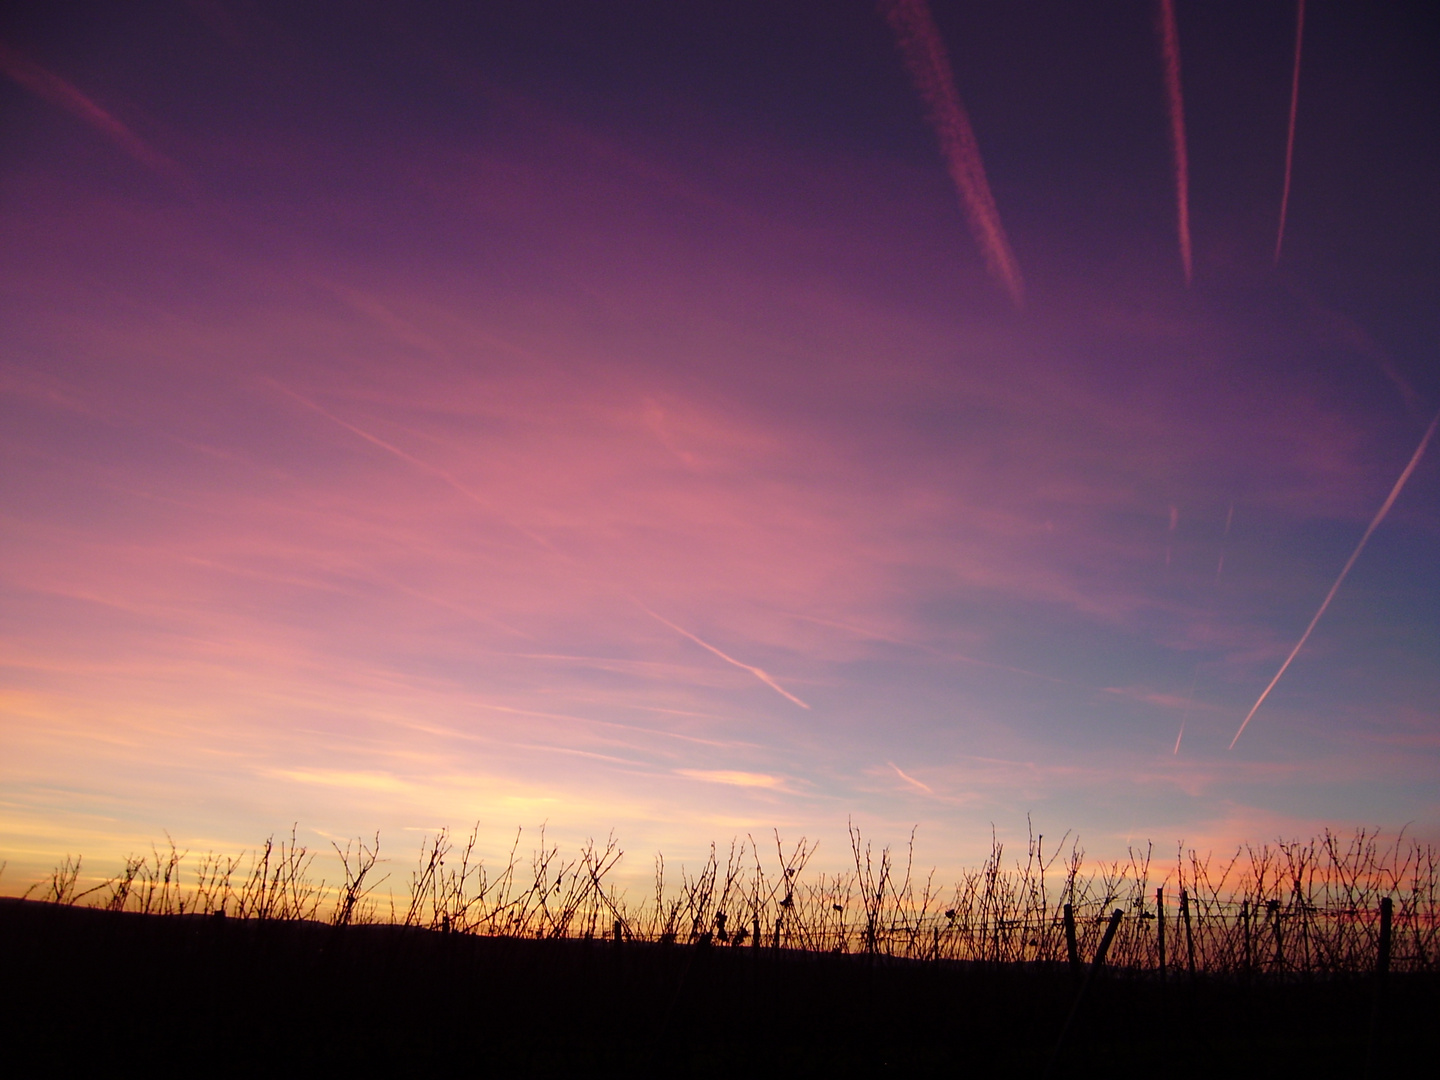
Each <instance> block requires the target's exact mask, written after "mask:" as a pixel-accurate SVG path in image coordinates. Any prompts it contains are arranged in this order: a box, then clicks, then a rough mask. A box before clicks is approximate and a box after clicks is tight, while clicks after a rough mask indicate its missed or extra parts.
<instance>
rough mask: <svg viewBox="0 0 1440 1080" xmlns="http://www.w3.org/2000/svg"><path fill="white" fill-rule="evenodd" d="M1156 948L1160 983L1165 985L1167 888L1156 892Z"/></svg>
mask: <svg viewBox="0 0 1440 1080" xmlns="http://www.w3.org/2000/svg"><path fill="white" fill-rule="evenodd" d="M1155 946H1156V949H1157V950H1158V952H1159V956H1160V983H1161V985H1162V986H1163V985H1164V983H1165V888H1164V886H1161V887H1160V888H1158V889H1156V890H1155Z"/></svg>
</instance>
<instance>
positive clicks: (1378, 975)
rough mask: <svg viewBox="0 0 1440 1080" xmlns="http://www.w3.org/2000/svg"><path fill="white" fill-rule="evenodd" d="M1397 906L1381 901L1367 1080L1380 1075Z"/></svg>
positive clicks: (1368, 1042)
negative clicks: (1382, 1021) (1392, 923)
mask: <svg viewBox="0 0 1440 1080" xmlns="http://www.w3.org/2000/svg"><path fill="white" fill-rule="evenodd" d="M1394 913H1395V904H1394V902H1393V901H1392V900H1391V899H1390V897H1388V896H1387V897H1385V898H1384V899H1382V900H1381V901H1380V941H1379V943H1378V948H1377V949H1376V952H1375V997H1374V998H1373V999H1372V1001H1371V1003H1370V1037H1369V1038H1368V1039H1367V1040H1366V1046H1365V1076H1366V1080H1370V1078H1371V1077H1374V1076H1377V1075H1379V1065H1380V1062H1379V1061H1378V1060H1377V1058H1378V1054H1379V1049H1380V1017H1381V1015H1382V1014H1383V1013H1384V1010H1385V978H1386V976H1387V975H1389V974H1390V921H1391V919H1392V917H1393V916H1394Z"/></svg>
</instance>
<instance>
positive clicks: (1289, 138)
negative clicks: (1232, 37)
mask: <svg viewBox="0 0 1440 1080" xmlns="http://www.w3.org/2000/svg"><path fill="white" fill-rule="evenodd" d="M1304 40H1305V0H1297V7H1296V12H1295V70H1294V72H1293V73H1292V74H1291V76H1290V128H1289V130H1288V131H1287V132H1286V135H1285V186H1284V188H1283V189H1282V190H1281V193H1280V230H1279V231H1278V232H1277V233H1276V234H1275V265H1276V266H1279V265H1280V245H1281V244H1283V243H1284V242H1285V212H1286V211H1287V210H1288V209H1289V208H1290V166H1291V165H1292V164H1293V162H1294V160H1295V111H1296V109H1297V108H1298V106H1299V104H1300V46H1301V44H1302V43H1303V42H1304Z"/></svg>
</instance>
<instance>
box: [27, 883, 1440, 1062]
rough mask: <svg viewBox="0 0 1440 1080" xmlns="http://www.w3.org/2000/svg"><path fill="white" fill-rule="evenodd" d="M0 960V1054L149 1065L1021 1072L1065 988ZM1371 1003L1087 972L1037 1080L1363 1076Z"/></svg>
mask: <svg viewBox="0 0 1440 1080" xmlns="http://www.w3.org/2000/svg"><path fill="white" fill-rule="evenodd" d="M0 955H3V956H4V957H5V983H6V985H7V988H8V992H9V996H10V997H11V1004H10V1005H9V1006H8V1007H7V1008H5V1009H4V1012H3V1015H4V1018H5V1019H4V1025H3V1026H4V1036H5V1046H6V1048H7V1053H6V1056H7V1057H8V1058H10V1060H11V1061H16V1060H17V1058H18V1059H20V1061H21V1062H23V1063H24V1064H26V1065H28V1066H30V1067H41V1068H54V1067H57V1066H63V1067H66V1068H68V1067H72V1066H77V1065H79V1063H80V1062H81V1061H90V1062H93V1063H94V1064H96V1065H100V1066H103V1067H111V1066H114V1065H118V1064H121V1063H124V1064H125V1065H126V1066H127V1067H137V1068H138V1067H146V1068H153V1069H155V1070H158V1071H160V1072H162V1073H163V1072H169V1071H171V1070H180V1069H183V1070H185V1071H187V1072H192V1071H193V1072H200V1073H210V1072H218V1073H222V1074H226V1073H231V1072H236V1073H238V1072H254V1071H255V1070H257V1069H259V1070H264V1071H266V1072H270V1073H275V1072H279V1073H282V1074H293V1073H297V1072H299V1071H301V1070H307V1071H308V1070H317V1069H318V1070H323V1071H325V1072H330V1071H331V1070H333V1069H335V1068H336V1067H344V1068H351V1069H364V1070H366V1071H374V1070H383V1071H386V1072H392V1073H394V1072H400V1073H410V1074H414V1073H417V1072H418V1071H419V1070H421V1069H430V1068H436V1067H445V1068H446V1069H448V1070H451V1072H452V1074H454V1075H479V1076H485V1075H497V1076H498V1075H526V1076H537V1075H539V1076H543V1075H561V1074H573V1073H576V1072H577V1071H578V1072H584V1073H589V1074H590V1075H597V1074H629V1075H635V1074H639V1073H641V1072H645V1071H652V1070H653V1071H656V1072H660V1073H663V1074H665V1075H683V1076H697V1075H698V1076H704V1075H715V1076H720V1075H727V1076H734V1075H781V1074H783V1075H786V1076H808V1075H815V1076H821V1075H824V1076H835V1075H876V1074H884V1075H942V1074H943V1075H958V1076H966V1075H974V1076H989V1075H997V1074H998V1075H1007V1076H1040V1075H1042V1074H1043V1073H1044V1070H1045V1066H1046V1062H1047V1060H1048V1058H1049V1056H1050V1053H1051V1050H1052V1048H1053V1046H1054V1044H1055V1040H1056V1037H1057V1034H1058V1032H1059V1030H1060V1028H1061V1026H1062V1024H1063V1022H1064V1019H1065V1016H1066V1014H1067V1013H1068V1011H1069V1009H1070V1007H1071V1004H1072V1002H1073V1000H1074V997H1075V991H1076V985H1077V984H1076V982H1075V981H1074V980H1073V979H1072V977H1071V975H1070V972H1069V971H1068V970H1067V969H1065V968H1063V967H1062V968H1057V967H1054V966H1050V965H1020V964H1007V965H991V966H987V965H979V964H961V963H958V962H951V961H941V962H939V963H935V962H929V963H927V962H921V961H901V960H894V959H882V958H874V959H872V958H869V957H866V956H863V955H859V956H857V955H824V954H822V955H816V954H814V953H800V952H791V951H789V950H779V951H776V950H773V949H771V948H769V947H762V948H760V949H755V948H753V947H751V946H750V945H749V944H747V945H744V946H740V947H736V946H733V945H720V944H708V945H699V946H694V945H665V944H651V943H638V942H626V943H624V944H623V945H617V944H615V943H614V942H611V941H600V940H595V941H586V940H547V941H537V940H528V939H517V938H498V937H481V936H477V935H463V934H444V933H436V932H433V931H425V930H416V929H413V928H410V929H407V928H404V927H396V926H352V927H332V926H327V925H323V924H320V923H311V922H281V921H265V920H240V919H235V918H230V919H224V918H216V917H214V916H193V917H192V916H177V915H160V916H146V915H139V914H133V913H116V912H104V911H96V910H91V909H85V908H78V907H67V906H61V905H53V904H43V903H36V902H27V901H14V900H6V901H0ZM1373 1001H1374V984H1373V981H1371V980H1369V979H1364V978H1359V977H1354V976H1352V977H1343V978H1341V977H1333V978H1305V977H1295V978H1289V979H1279V978H1259V977H1257V978H1255V979H1252V980H1250V981H1240V980H1236V979H1229V978H1221V977H1205V976H1201V977H1200V978H1198V979H1196V980H1193V981H1192V980H1188V979H1185V978H1183V977H1182V978H1179V979H1176V978H1174V977H1172V978H1171V980H1170V981H1169V982H1168V983H1167V984H1165V985H1164V986H1162V985H1161V984H1160V983H1159V982H1158V980H1157V979H1156V977H1155V976H1154V975H1153V973H1152V974H1145V975H1135V974H1127V973H1125V972H1123V971H1112V972H1105V973H1103V974H1102V976H1101V977H1100V978H1099V979H1098V980H1097V981H1096V982H1095V983H1094V984H1092V986H1091V987H1090V990H1089V992H1088V994H1087V996H1086V1000H1085V1001H1084V1004H1083V1006H1082V1010H1081V1012H1080V1014H1079V1016H1078V1019H1077V1021H1076V1023H1075V1025H1074V1026H1073V1028H1072V1036H1071V1038H1070V1039H1069V1042H1068V1045H1067V1047H1066V1048H1065V1052H1064V1053H1063V1055H1062V1059H1061V1061H1060V1063H1059V1067H1058V1068H1057V1070H1056V1075H1071V1076H1073V1075H1077V1074H1082V1075H1089V1074H1099V1073H1101V1072H1102V1071H1104V1072H1109V1073H1113V1074H1115V1075H1119V1074H1121V1073H1122V1072H1133V1071H1135V1070H1137V1069H1139V1070H1143V1071H1145V1072H1149V1071H1152V1070H1158V1071H1160V1072H1162V1073H1163V1074H1165V1075H1169V1076H1206V1077H1213V1076H1224V1075H1256V1076H1258V1075H1265V1074H1271V1075H1289V1076H1296V1075H1309V1076H1342V1075H1343V1076H1360V1075H1363V1072H1364V1068H1365V1055H1366V1043H1367V1036H1368V1032H1369V1025H1370V1018H1371V1013H1372V1004H1373ZM1437 1006H1440V980H1437V979H1436V978H1435V977H1434V976H1414V975H1412V976H1403V977H1400V976H1392V978H1391V980H1390V982H1389V984H1388V989H1387V993H1386V997H1385V1002H1384V1007H1383V1009H1382V1010H1381V1014H1380V1025H1381V1026H1380V1036H1381V1037H1380V1039H1379V1049H1380V1051H1381V1052H1382V1053H1383V1055H1384V1060H1383V1062H1377V1063H1376V1064H1377V1066H1378V1067H1383V1069H1384V1070H1385V1071H1388V1070H1390V1069H1394V1068H1396V1067H1401V1066H1405V1065H1408V1064H1411V1063H1420V1062H1422V1061H1425V1060H1428V1059H1429V1058H1430V1055H1431V1054H1432V1053H1433V1050H1434V1046H1433V1036H1432V1035H1430V1034H1426V1033H1427V1032H1429V1031H1432V1030H1433V1029H1431V1028H1430V1023H1431V1022H1432V1021H1433V1019H1434V1017H1435V1016H1436V1015H1437ZM17 1063H18V1062H17ZM67 1063H68V1064H67ZM106 1063H108V1065H106ZM1272 1070H1273V1072H1272ZM1376 1075H1379V1072H1378V1071H1377V1073H1376Z"/></svg>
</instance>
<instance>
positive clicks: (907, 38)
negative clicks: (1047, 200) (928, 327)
mask: <svg viewBox="0 0 1440 1080" xmlns="http://www.w3.org/2000/svg"><path fill="white" fill-rule="evenodd" d="M880 7H881V10H882V11H883V12H884V13H885V19H886V21H887V22H888V23H889V24H890V29H891V31H893V32H894V34H895V43H896V44H897V45H898V46H899V48H900V56H901V58H902V59H903V60H904V62H905V70H906V71H907V72H909V74H910V81H911V82H912V83H913V84H914V85H915V89H916V91H917V92H918V93H919V94H920V98H921V100H922V101H923V102H924V103H925V108H926V111H927V112H928V114H929V120H930V126H931V127H933V128H934V129H935V134H936V136H937V137H938V138H939V140H940V152H941V153H942V154H943V155H944V156H945V163H946V165H947V166H948V167H949V170H950V179H951V180H953V181H954V182H955V187H956V188H957V189H958V190H959V192H960V198H961V201H962V202H963V203H964V206H965V214H966V216H967V217H968V218H969V219H970V231H971V232H972V233H974V235H975V240H976V242H977V243H979V245H980V248H981V250H982V251H983V252H984V253H985V262H986V264H987V265H988V266H989V268H990V273H991V275H992V276H993V277H995V278H996V279H997V280H998V281H999V282H1000V284H1001V285H1003V286H1004V287H1005V291H1006V292H1008V293H1009V294H1010V300H1011V302H1012V303H1014V305H1015V307H1016V308H1020V307H1022V306H1023V305H1024V302H1025V286H1024V283H1023V282H1022V280H1021V277H1020V265H1019V264H1018V263H1017V262H1016V261H1015V253H1014V252H1013V251H1011V250H1010V241H1009V240H1007V239H1006V238H1005V227H1004V226H1003V225H1001V223H1000V212H999V211H998V210H997V209H996V208H995V197H994V195H992V194H991V193H990V182H989V181H988V180H987V179H986V178H985V164H984V162H982V161H981V160H980V146H979V144H978V143H977V142H976V141H975V131H974V129H973V128H971V126H970V117H969V116H968V115H967V114H966V112H965V106H964V105H962V104H961V102H960V94H959V92H958V91H957V90H956V89H955V75H954V73H953V71H952V70H951V67H950V56H949V54H948V53H947V51H946V49H945V42H944V40H942V39H941V37H940V31H939V29H938V28H937V27H936V26H935V19H934V17H933V16H932V15H931V14H930V8H929V6H928V5H927V4H926V3H925V0H880Z"/></svg>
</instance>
